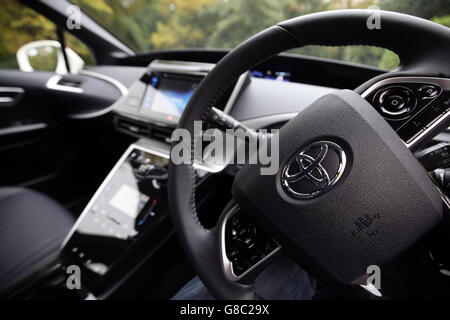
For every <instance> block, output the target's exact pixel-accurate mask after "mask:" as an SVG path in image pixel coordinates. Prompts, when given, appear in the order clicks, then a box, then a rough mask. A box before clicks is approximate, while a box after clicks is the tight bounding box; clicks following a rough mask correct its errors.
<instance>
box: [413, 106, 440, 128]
mask: <svg viewBox="0 0 450 320" xmlns="http://www.w3.org/2000/svg"><path fill="white" fill-rule="evenodd" d="M441 116H442V112H441V110H440V109H439V108H437V107H435V106H430V107H428V108H426V109H425V110H424V111H423V112H422V113H421V114H420V115H419V116H418V117H416V118H414V120H415V121H417V122H418V123H419V124H421V125H422V126H423V127H429V126H431V125H432V124H433V123H434V122H435V121H436V120H438V119H439V118H440V117H441Z"/></svg>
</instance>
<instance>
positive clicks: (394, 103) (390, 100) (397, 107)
mask: <svg viewBox="0 0 450 320" xmlns="http://www.w3.org/2000/svg"><path fill="white" fill-rule="evenodd" d="M385 108H387V109H388V110H389V111H391V112H400V111H402V110H403V109H404V108H405V99H404V98H403V97H401V96H398V95H392V96H389V97H387V98H386V101H385Z"/></svg>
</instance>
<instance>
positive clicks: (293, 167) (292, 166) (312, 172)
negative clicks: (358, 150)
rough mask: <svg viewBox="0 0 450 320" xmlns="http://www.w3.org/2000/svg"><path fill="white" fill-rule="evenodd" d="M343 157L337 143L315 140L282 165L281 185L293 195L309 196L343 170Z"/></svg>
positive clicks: (330, 183) (327, 186)
mask: <svg viewBox="0 0 450 320" xmlns="http://www.w3.org/2000/svg"><path fill="white" fill-rule="evenodd" d="M346 162H347V158H346V155H345V152H344V149H342V148H341V147H340V146H339V145H338V144H336V143H334V142H329V141H318V142H314V143H313V144H310V145H309V146H307V147H305V148H303V149H302V150H300V151H299V152H297V153H296V154H295V156H294V157H292V159H290V160H289V162H288V163H287V164H286V165H285V166H284V168H283V171H282V173H281V185H282V186H283V188H284V190H285V191H286V192H287V194H288V195H289V196H291V197H293V198H296V199H311V198H314V197H317V196H319V195H321V194H323V193H324V192H326V191H328V190H329V189H330V188H331V187H332V186H334V185H335V184H336V182H338V181H339V179H340V178H341V177H342V174H343V173H344V170H345V166H346Z"/></svg>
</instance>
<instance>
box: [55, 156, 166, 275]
mask: <svg viewBox="0 0 450 320" xmlns="http://www.w3.org/2000/svg"><path fill="white" fill-rule="evenodd" d="M167 165H168V159H167V158H165V157H161V156H159V155H156V154H153V153H150V152H147V151H144V150H140V149H137V148H132V149H129V150H128V151H127V155H126V158H124V159H123V160H122V161H121V162H120V163H118V164H117V165H116V167H115V169H114V170H113V173H111V175H110V177H108V178H107V179H108V180H107V182H106V184H104V185H103V186H102V188H101V191H100V192H99V193H98V194H96V195H95V196H94V198H93V199H92V200H91V202H90V203H89V205H88V206H87V208H86V209H85V210H84V212H83V215H82V216H81V217H80V218H79V220H78V222H77V226H76V229H75V230H74V232H73V233H72V235H71V237H70V239H69V241H68V242H67V244H66V246H65V247H64V250H63V253H64V255H65V256H68V257H70V259H71V260H75V261H76V262H77V263H78V265H83V266H84V267H85V268H86V269H87V270H89V272H90V274H96V275H99V276H101V275H103V274H105V273H106V272H107V271H108V270H109V269H110V267H111V266H112V265H113V264H114V263H115V262H116V261H118V260H119V259H120V258H121V257H122V255H123V254H124V253H125V252H126V251H127V250H128V248H129V247H130V246H131V245H132V244H133V243H134V242H135V241H136V240H138V238H139V237H140V235H141V234H142V233H143V232H144V231H146V230H149V228H150V226H152V225H153V224H154V223H155V221H158V220H159V219H161V218H162V217H163V215H165V214H166V213H167V210H168V204H167V200H166V198H167V194H166V189H165V179H166V173H167Z"/></svg>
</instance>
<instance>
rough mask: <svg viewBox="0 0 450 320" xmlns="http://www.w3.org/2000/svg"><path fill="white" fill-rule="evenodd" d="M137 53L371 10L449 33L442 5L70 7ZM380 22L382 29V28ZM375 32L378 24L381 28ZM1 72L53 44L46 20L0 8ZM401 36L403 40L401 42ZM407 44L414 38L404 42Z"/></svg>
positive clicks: (337, 2) (422, 0)
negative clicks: (22, 55) (21, 52)
mask: <svg viewBox="0 0 450 320" xmlns="http://www.w3.org/2000/svg"><path fill="white" fill-rule="evenodd" d="M72 2H73V3H74V4H76V5H78V6H80V7H81V9H82V10H83V11H85V12H86V13H87V14H89V15H90V16H91V17H93V18H94V19H95V20H97V21H98V22H99V23H100V24H102V25H103V26H104V27H105V28H106V29H108V30H109V31H110V32H112V33H113V34H114V35H116V36H117V37H118V38H119V39H121V40H122V41H123V42H124V43H126V44H127V45H128V46H129V47H130V48H132V49H134V50H136V51H137V52H146V51H151V50H163V49H164V50H165V49H183V48H233V47H235V46H236V45H238V44H239V43H241V42H242V41H243V40H245V39H247V38H248V37H250V36H251V35H253V34H255V33H257V32H259V31H261V30H263V29H264V28H266V27H269V26H271V25H273V24H276V23H277V22H279V21H282V20H285V19H289V18H292V17H296V16H299V15H303V14H307V13H312V12H317V11H324V10H334V9H343V8H368V7H369V6H371V5H376V6H378V7H380V8H381V9H384V10H392V11H397V12H403V13H408V14H412V15H415V16H419V17H422V18H425V19H430V20H433V21H435V22H437V23H440V24H443V25H446V26H447V27H450V1H449V0H371V1H367V0H72ZM381 23H382V22H381ZM381 27H382V25H381ZM0 28H1V30H2V40H1V41H0V67H16V61H15V52H16V51H17V49H18V48H19V47H20V46H21V45H23V44H25V43H27V42H30V41H34V40H43V39H56V34H55V27H54V25H53V24H52V23H51V22H50V21H48V20H47V19H46V18H44V17H42V16H41V15H39V14H37V13H36V12H34V11H33V10H32V9H29V8H26V7H24V6H23V5H21V4H20V3H18V2H17V1H16V0H2V1H1V3H0ZM405 36H408V35H405ZM411 41H413V39H411ZM67 42H68V46H69V47H71V48H72V49H73V50H75V52H77V53H78V54H79V55H80V56H81V57H82V58H83V59H84V60H85V61H87V62H88V64H90V63H93V60H92V57H91V56H90V53H89V49H88V48H86V46H84V45H83V44H82V43H81V42H80V41H78V40H77V39H76V38H75V37H73V36H68V40H67ZM292 52H294V53H298V54H305V55H312V56H316V57H323V58H330V59H337V60H344V61H350V62H354V63H361V64H367V65H372V66H376V67H380V68H383V69H393V68H395V67H396V66H398V64H399V58H398V56H397V55H395V54H394V53H392V52H390V51H388V50H386V49H383V48H375V47H367V46H349V47H320V46H309V47H305V48H301V49H296V50H293V51H292Z"/></svg>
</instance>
